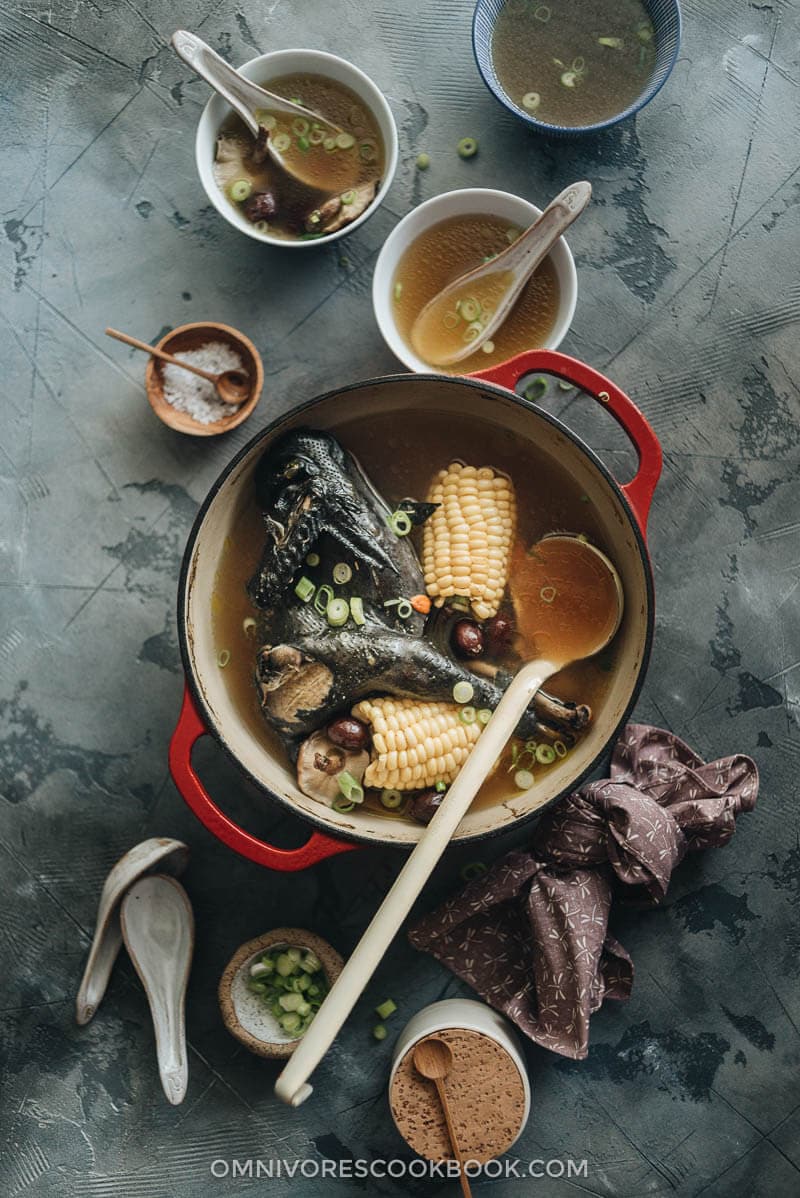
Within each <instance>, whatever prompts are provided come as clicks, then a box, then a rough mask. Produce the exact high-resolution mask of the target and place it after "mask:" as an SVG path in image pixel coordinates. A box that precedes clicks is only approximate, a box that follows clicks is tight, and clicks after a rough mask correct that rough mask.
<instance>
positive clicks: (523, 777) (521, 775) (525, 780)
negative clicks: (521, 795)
mask: <svg viewBox="0 0 800 1198" xmlns="http://www.w3.org/2000/svg"><path fill="white" fill-rule="evenodd" d="M533 782H534V777H533V774H532V773H531V771H530V770H517V772H516V774H515V775H514V785H515V786H516V787H517V788H518V789H519V790H530V788H531V787H532V786H533Z"/></svg>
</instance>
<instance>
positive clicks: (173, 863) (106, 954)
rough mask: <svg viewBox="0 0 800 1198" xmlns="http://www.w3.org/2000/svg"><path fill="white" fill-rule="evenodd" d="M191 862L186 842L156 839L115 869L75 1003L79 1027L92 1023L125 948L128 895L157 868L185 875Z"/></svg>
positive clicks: (107, 882)
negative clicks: (122, 916) (123, 912)
mask: <svg viewBox="0 0 800 1198" xmlns="http://www.w3.org/2000/svg"><path fill="white" fill-rule="evenodd" d="M188 860H189V849H188V847H187V846H186V845H185V844H184V843H183V841H182V840H170V839H168V837H166V836H153V837H151V838H150V839H149V840H143V841H142V842H141V844H137V845H135V846H134V847H133V848H132V849H129V850H128V852H127V853H126V854H125V855H124V857H120V859H119V861H118V862H117V863H116V865H115V866H114V867H113V869H112V870H111V872H110V873H109V875H108V877H107V878H106V880H105V882H104V883H103V890H102V893H101V895H100V903H99V905H98V908H97V921H96V923H95V929H94V937H93V939H92V947H91V948H90V950H89V956H88V958H87V960H86V966H85V968H84V971H83V977H82V978H81V984H80V989H79V990H78V996H77V998H76V1000H75V1019H76V1021H77V1022H78V1023H80V1024H85V1023H88V1022H89V1020H90V1019H91V1018H92V1016H93V1015H94V1014H95V1012H96V1011H97V1008H98V1007H99V1006H100V1003H101V1002H102V1000H103V995H104V994H105V992H106V987H107V986H108V979H109V978H110V976H111V970H112V968H113V966H114V962H115V961H116V959H117V955H118V953H119V950H120V948H121V947H122V929H121V928H120V922H119V908H120V903H121V902H122V899H123V896H124V894H125V892H126V891H127V890H128V889H130V887H131V886H132V885H133V884H134V882H136V881H137V880H138V879H139V878H140V877H141V876H142V875H143V874H146V873H150V872H152V871H153V870H154V869H156V867H157V868H158V869H159V870H162V871H166V872H168V873H172V874H182V873H183V871H184V870H185V869H186V865H187V862H188Z"/></svg>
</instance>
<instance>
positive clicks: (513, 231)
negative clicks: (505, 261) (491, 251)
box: [495, 225, 522, 257]
mask: <svg viewBox="0 0 800 1198" xmlns="http://www.w3.org/2000/svg"><path fill="white" fill-rule="evenodd" d="M521 236H522V229H518V228H517V227H516V225H511V226H510V227H509V228H508V229H506V241H507V242H508V244H509V245H513V244H514V242H515V241H517V240H518V239H519V238H520V237H521ZM495 257H497V255H496V254H495Z"/></svg>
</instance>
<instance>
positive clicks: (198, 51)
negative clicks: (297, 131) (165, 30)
mask: <svg viewBox="0 0 800 1198" xmlns="http://www.w3.org/2000/svg"><path fill="white" fill-rule="evenodd" d="M170 41H171V43H172V48H173V50H174V51H175V53H176V54H177V55H178V57H179V58H182V59H183V61H184V62H185V63H187V64H188V66H190V67H191V68H192V70H193V71H196V72H197V74H198V75H200V76H201V78H203V79H205V81H206V83H208V84H210V85H211V87H213V89H214V91H215V92H217V93H218V94H219V95H220V96H222V98H223V100H225V101H227V103H228V104H230V106H231V108H232V109H233V111H234V112H235V113H236V114H237V115H238V116H240V117H241V119H242V120H243V121H244V123H245V125H246V126H247V128H248V129H249V130H250V132H251V133H252V134H253V136H254V137H255V138H259V136H260V135H261V131H262V129H265V126H264V123H263V117H262V118H261V120H259V115H258V114H260V113H266V114H268V115H269V116H271V117H274V118H276V119H277V120H280V118H281V117H283V118H284V119H285V120H286V121H289V122H291V121H296V120H304V121H307V122H308V125H311V124H315V125H318V126H319V127H320V128H321V129H322V132H323V134H324V139H327V138H331V137H332V138H334V140H335V139H336V138H339V139H342V138H344V139H347V141H348V144H347V145H342V146H341V148H342V149H345V150H346V149H349V148H350V147H352V146H353V145H354V144H355V138H354V137H353V136H352V134H350V133H346V132H345V130H344V129H342V128H341V126H339V125H335V124H334V123H333V121H329V120H327V118H326V117H323V116H320V115H319V113H318V112H312V110H311V109H310V108H304V107H303V105H302V104H295V103H293V102H292V101H291V100H286V99H284V98H283V96H277V95H275V93H274V92H271V91H267V89H266V88H264V87H259V86H258V84H256V83H251V81H250V80H249V79H245V77H244V75H240V74H239V72H238V71H236V70H234V68H233V67H232V66H229V65H228V63H227V62H226V61H225V59H224V58H220V56H219V54H217V53H216V52H215V51H214V50H212V49H211V47H210V46H207V45H206V43H205V42H204V41H202V40H201V39H200V38H199V37H196V36H195V34H193V33H189V32H188V30H186V29H178V30H176V31H175V33H173V35H172V37H171V39H170ZM276 142H277V144H276ZM292 145H294V140H292V142H291V143H290V145H287V146H284V145H283V142H282V141H281V140H280V139H279V138H278V139H276V138H275V137H274V136H271V135H268V136H267V138H266V143H265V148H266V150H267V152H268V154H269V155H270V157H271V158H272V160H273V161H274V162H275V163H276V164H277V165H278V166H279V167H280V168H281V170H283V171H285V172H286V174H287V175H289V176H291V178H293V179H295V180H296V181H297V182H299V183H302V184H303V185H304V186H306V187H310V188H313V189H315V190H318V191H325V190H326V185H325V178H324V167H325V162H326V158H327V159H328V161H330V159H331V157H338V154H336V155H328V154H327V151H324V150H323V147H322V146H320V147H319V150H320V152H319V153H313V154H309V152H308V148H306V152H305V154H303V153H300V154H295V155H291V154H289V155H287V151H288V150H290V149H291V146H292ZM281 147H283V148H281ZM313 149H314V147H312V150H313ZM354 161H357V159H354ZM305 164H308V165H309V166H311V167H313V173H312V174H311V176H309V174H308V173H305V172H304V171H303V169H302V167H303V166H304V165H305ZM307 169H308V167H307ZM332 169H333V176H332V177H333V180H335V185H334V186H332V187H331V190H334V191H340V190H342V185H343V181H342V177H341V172H337V171H336V169H335V167H332Z"/></svg>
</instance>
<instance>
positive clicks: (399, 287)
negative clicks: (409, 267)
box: [394, 283, 403, 300]
mask: <svg viewBox="0 0 800 1198" xmlns="http://www.w3.org/2000/svg"><path fill="white" fill-rule="evenodd" d="M402 294H403V284H402V283H395V285H394V298H395V299H396V300H399V299H400V296H401V295H402Z"/></svg>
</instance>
